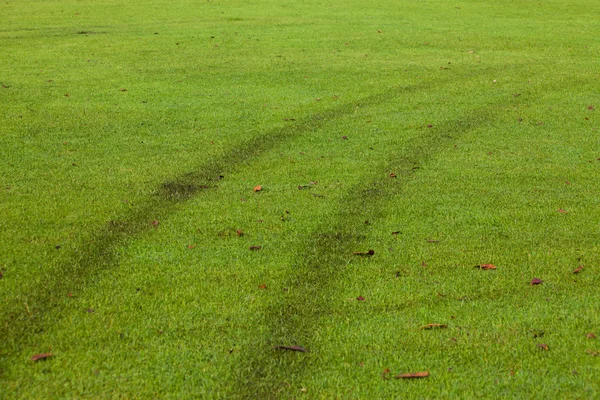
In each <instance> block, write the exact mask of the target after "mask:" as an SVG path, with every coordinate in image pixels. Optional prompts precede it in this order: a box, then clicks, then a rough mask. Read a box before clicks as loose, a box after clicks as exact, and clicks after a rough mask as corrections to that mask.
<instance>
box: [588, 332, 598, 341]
mask: <svg viewBox="0 0 600 400" xmlns="http://www.w3.org/2000/svg"><path fill="white" fill-rule="evenodd" d="M586 336H587V338H588V339H596V335H594V334H593V333H592V332H590V333H588V334H587V335H586Z"/></svg>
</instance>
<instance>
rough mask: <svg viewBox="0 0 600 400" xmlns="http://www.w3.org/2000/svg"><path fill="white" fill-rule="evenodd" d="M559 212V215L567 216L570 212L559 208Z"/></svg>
mask: <svg viewBox="0 0 600 400" xmlns="http://www.w3.org/2000/svg"><path fill="white" fill-rule="evenodd" d="M558 212H559V213H561V214H566V213H568V211H567V210H563V209H562V208H559V209H558Z"/></svg>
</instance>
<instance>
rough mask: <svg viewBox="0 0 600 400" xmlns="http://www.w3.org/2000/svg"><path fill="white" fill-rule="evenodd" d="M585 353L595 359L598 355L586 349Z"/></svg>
mask: <svg viewBox="0 0 600 400" xmlns="http://www.w3.org/2000/svg"><path fill="white" fill-rule="evenodd" d="M585 352H586V353H588V354H589V355H590V356H592V357H597V356H598V355H599V354H600V353H599V352H597V351H594V350H590V349H587V350H586V351H585Z"/></svg>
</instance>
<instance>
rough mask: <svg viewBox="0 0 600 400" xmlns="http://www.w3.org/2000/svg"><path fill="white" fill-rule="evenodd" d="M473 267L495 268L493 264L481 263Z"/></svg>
mask: <svg viewBox="0 0 600 400" xmlns="http://www.w3.org/2000/svg"><path fill="white" fill-rule="evenodd" d="M475 268H480V269H485V270H488V269H496V266H495V265H494V264H481V265H476V266H475Z"/></svg>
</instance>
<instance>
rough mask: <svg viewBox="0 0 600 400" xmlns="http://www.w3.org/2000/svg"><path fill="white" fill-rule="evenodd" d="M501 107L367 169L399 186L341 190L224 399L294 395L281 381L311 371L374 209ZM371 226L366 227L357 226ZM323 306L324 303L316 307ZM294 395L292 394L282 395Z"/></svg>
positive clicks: (440, 129) (449, 124)
mask: <svg viewBox="0 0 600 400" xmlns="http://www.w3.org/2000/svg"><path fill="white" fill-rule="evenodd" d="M506 104H507V102H506V101H498V102H497V103H494V104H491V105H488V106H486V107H483V108H480V109H476V110H473V111H471V112H469V113H468V114H466V115H465V117H464V118H460V119H457V120H451V121H446V122H444V123H442V124H441V125H438V126H436V128H434V129H431V130H430V129H427V130H426V131H425V134H424V135H422V136H419V137H416V138H413V139H412V140H409V142H408V144H407V145H406V146H405V150H404V151H401V152H399V153H397V154H394V155H392V156H391V157H389V158H388V160H387V161H385V162H384V163H381V164H380V165H376V166H373V168H371V170H375V171H387V170H392V171H395V173H396V174H397V177H398V179H389V177H387V176H386V175H385V176H384V177H382V176H381V174H379V175H377V176H370V177H368V178H367V179H366V180H367V183H366V184H365V183H359V184H356V185H355V186H354V187H352V188H350V189H349V190H348V191H347V194H346V196H345V197H344V198H343V199H342V200H341V201H340V202H339V206H338V210H339V211H338V212H337V213H336V214H335V216H334V218H325V217H323V216H321V217H320V219H322V220H326V221H333V220H335V221H337V223H336V224H334V225H333V226H332V225H331V224H323V226H321V227H320V228H319V229H317V230H315V231H314V232H313V233H312V235H311V237H310V239H309V243H308V245H305V246H303V248H301V249H297V256H296V257H295V259H296V260H299V262H298V263H297V264H294V265H292V266H290V267H289V271H290V275H291V276H290V279H289V281H288V282H287V284H286V285H285V286H286V287H287V288H288V291H287V292H285V293H284V294H281V296H282V298H281V301H280V302H279V303H278V304H277V305H276V306H272V307H269V308H267V309H265V311H264V315H263V324H264V325H265V326H266V327H267V331H268V332H269V333H270V336H269V337H268V338H266V340H264V341H263V342H261V343H258V344H257V347H256V349H252V350H249V349H247V350H246V354H247V356H248V359H247V361H246V363H244V364H243V365H241V366H240V367H239V369H238V371H237V372H236V382H237V386H236V387H235V388H234V389H233V390H232V392H231V393H229V396H228V397H236V398H277V397H295V396H297V395H298V392H297V389H298V388H291V387H290V384H289V383H288V381H296V382H297V381H299V380H301V378H302V377H306V374H307V373H308V372H309V371H310V368H311V366H312V365H315V363H316V362H317V359H318V353H319V349H318V338H317V337H316V336H315V332H316V331H317V330H318V325H317V324H318V321H319V320H321V318H323V317H326V316H328V315H330V314H331V312H332V311H333V310H332V309H331V308H330V305H329V304H328V302H327V300H326V299H327V298H331V297H332V296H333V295H334V292H335V290H336V289H337V285H336V283H337V281H339V277H340V276H341V275H342V274H344V273H345V268H346V266H347V265H348V263H349V259H350V258H352V257H353V255H352V254H353V252H354V251H356V250H357V249H360V248H361V244H362V243H363V242H364V241H365V239H366V237H367V235H368V232H369V230H370V228H369V226H373V225H376V224H377V221H378V220H379V219H380V218H381V210H382V209H383V208H384V207H385V206H386V204H387V203H389V202H390V201H391V200H393V198H394V197H396V196H399V195H401V194H402V193H403V192H404V191H405V189H406V186H405V182H407V181H409V180H410V179H411V178H412V177H413V176H414V175H415V174H416V173H417V171H418V170H419V168H420V167H422V166H423V165H424V164H426V163H427V162H428V161H429V160H431V159H432V158H433V157H435V156H436V155H437V154H439V153H440V151H442V150H443V149H445V148H446V147H448V146H449V145H450V144H452V143H453V141H455V140H456V139H458V138H459V137H461V136H462V135H464V134H466V133H467V132H470V131H472V130H475V129H477V128H479V127H482V126H485V125H486V124H488V123H490V122H492V121H494V120H495V119H496V118H497V115H496V114H497V113H496V112H495V111H496V108H498V107H501V106H503V105H506ZM365 220H368V221H370V224H369V225H365V223H364V221H365ZM309 250H312V251H309ZM324 299H325V301H323V300H324ZM277 345H299V346H306V347H308V348H310V350H311V352H309V353H295V352H281V351H276V350H275V349H274V346H277ZM287 389H289V390H294V392H293V393H291V392H286V390H287Z"/></svg>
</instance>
